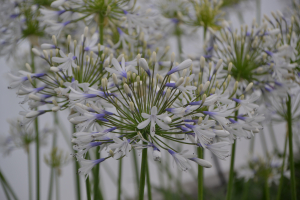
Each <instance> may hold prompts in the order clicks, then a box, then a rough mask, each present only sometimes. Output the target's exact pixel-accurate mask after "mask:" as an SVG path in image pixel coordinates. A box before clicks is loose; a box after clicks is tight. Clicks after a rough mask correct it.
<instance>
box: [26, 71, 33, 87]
mask: <svg viewBox="0 0 300 200" xmlns="http://www.w3.org/2000/svg"><path fill="white" fill-rule="evenodd" d="M27 79H28V80H29V82H30V83H31V84H32V85H33V81H32V78H31V76H30V75H29V74H27Z"/></svg>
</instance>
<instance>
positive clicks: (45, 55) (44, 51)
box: [43, 50, 49, 60]
mask: <svg viewBox="0 0 300 200" xmlns="http://www.w3.org/2000/svg"><path fill="white" fill-rule="evenodd" d="M43 54H44V57H45V59H46V60H48V59H49V56H48V53H47V51H46V50H43Z"/></svg>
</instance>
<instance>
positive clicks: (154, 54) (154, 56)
mask: <svg viewBox="0 0 300 200" xmlns="http://www.w3.org/2000/svg"><path fill="white" fill-rule="evenodd" d="M151 58H152V61H153V62H154V63H155V62H156V52H155V51H153V53H152V57H151Z"/></svg>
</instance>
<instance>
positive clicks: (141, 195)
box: [139, 148, 147, 200]
mask: <svg viewBox="0 0 300 200" xmlns="http://www.w3.org/2000/svg"><path fill="white" fill-rule="evenodd" d="M142 151H143V152H142V164H141V174H140V187H139V200H143V199H144V188H145V178H146V165H147V148H145V149H143V150H142Z"/></svg>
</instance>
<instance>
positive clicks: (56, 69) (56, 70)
mask: <svg viewBox="0 0 300 200" xmlns="http://www.w3.org/2000/svg"><path fill="white" fill-rule="evenodd" d="M50 71H52V72H59V71H60V69H59V68H58V67H54V66H53V67H50Z"/></svg>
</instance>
